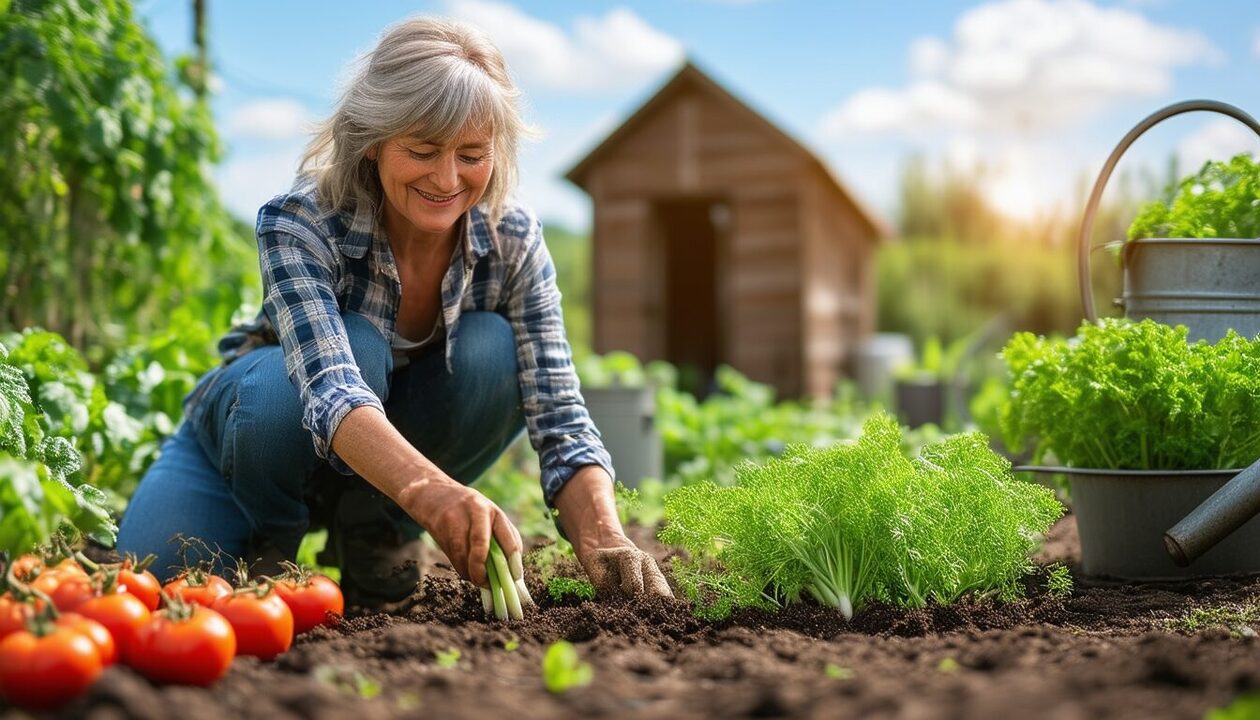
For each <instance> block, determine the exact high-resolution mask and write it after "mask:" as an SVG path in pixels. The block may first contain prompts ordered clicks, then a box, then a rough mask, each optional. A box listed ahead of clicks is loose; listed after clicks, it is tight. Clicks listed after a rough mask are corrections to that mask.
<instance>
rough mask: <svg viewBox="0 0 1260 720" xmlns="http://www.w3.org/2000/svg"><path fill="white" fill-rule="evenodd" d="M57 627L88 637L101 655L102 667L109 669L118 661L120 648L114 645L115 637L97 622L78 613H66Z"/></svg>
mask: <svg viewBox="0 0 1260 720" xmlns="http://www.w3.org/2000/svg"><path fill="white" fill-rule="evenodd" d="M57 627H64V628H69V629H71V630H74V631H76V632H79V633H81V634H83V635H86V636H87V638H88V639H89V640H91V641H92V644H93V645H95V646H96V649H97V650H98V651H99V652H100V653H101V666H102V667H109V666H110V665H113V664H114V662H115V661H117V660H118V646H117V645H116V644H115V643H114V636H113V635H111V634H110V633H109V630H108V629H106V627H105V626H104V625H102V624H100V623H98V622H96V621H95V620H93V619H91V618H85V617H83V616H82V615H79V614H78V613H65V614H63V615H62V616H61V617H59V618H57Z"/></svg>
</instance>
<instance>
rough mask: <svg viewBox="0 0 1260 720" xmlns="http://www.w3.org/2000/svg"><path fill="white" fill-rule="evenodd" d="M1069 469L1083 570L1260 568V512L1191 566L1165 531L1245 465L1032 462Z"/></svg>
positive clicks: (1171, 572)
mask: <svg viewBox="0 0 1260 720" xmlns="http://www.w3.org/2000/svg"><path fill="white" fill-rule="evenodd" d="M1016 469H1017V470H1020V471H1025V470H1026V471H1033V472H1041V473H1056V474H1057V473H1062V474H1065V475H1067V477H1068V479H1069V481H1070V483H1071V488H1072V511H1073V513H1074V514H1075V515H1076V523H1077V531H1078V533H1079V535H1080V542H1081V570H1082V572H1083V573H1084V574H1086V575H1090V576H1095V577H1107V578H1116V579H1123V580H1176V579H1182V578H1189V577H1198V576H1201V575H1234V574H1245V573H1256V572H1260V520H1258V519H1256V518H1252V519H1251V520H1249V521H1247V522H1246V523H1245V524H1244V525H1243V526H1242V527H1241V528H1239V529H1238V530H1236V531H1235V532H1234V533H1233V534H1232V535H1230V536H1229V537H1228V538H1227V539H1226V540H1224V541H1223V542H1221V543H1220V544H1219V545H1217V546H1216V547H1214V548H1212V549H1211V550H1209V551H1207V552H1206V553H1205V554H1204V555H1203V556H1201V557H1200V558H1199V559H1198V560H1196V561H1195V562H1194V565H1192V566H1190V567H1180V566H1178V565H1177V564H1176V563H1174V562H1173V559H1172V557H1171V556H1170V555H1169V554H1168V551H1167V550H1166V548H1165V545H1164V532H1165V531H1166V530H1167V529H1168V528H1170V527H1172V526H1173V525H1174V524H1176V522H1177V521H1178V520H1180V519H1181V518H1182V517H1184V516H1185V515H1186V513H1189V512H1190V511H1191V510H1194V509H1195V508H1196V507H1198V505H1199V504H1200V503H1201V502H1203V501H1204V500H1206V499H1207V498H1208V497H1209V496H1211V495H1212V493H1214V492H1216V491H1217V490H1219V489H1220V488H1221V486H1223V485H1224V484H1225V483H1226V482H1228V481H1229V480H1230V479H1232V478H1233V477H1234V476H1235V475H1237V474H1238V472H1239V471H1238V470H1182V471H1176V470H1107V469H1081V468H1063V467H1039V466H1026V467H1019V468H1016Z"/></svg>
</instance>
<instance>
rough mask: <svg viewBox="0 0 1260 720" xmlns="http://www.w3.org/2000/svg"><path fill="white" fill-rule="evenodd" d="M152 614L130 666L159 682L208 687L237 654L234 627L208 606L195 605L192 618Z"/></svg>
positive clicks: (165, 613) (138, 642)
mask: <svg viewBox="0 0 1260 720" xmlns="http://www.w3.org/2000/svg"><path fill="white" fill-rule="evenodd" d="M169 612H170V611H169V610H159V611H158V612H155V613H153V617H152V618H150V619H149V621H148V622H147V623H145V624H144V626H143V627H141V628H140V635H139V637H138V638H137V639H136V646H135V648H134V650H135V651H134V652H133V653H132V657H131V660H130V664H131V666H132V667H133V668H135V669H136V670H137V671H139V672H140V674H142V675H144V676H145V677H147V678H149V679H150V680H152V681H154V682H157V683H179V684H182V685H201V686H203V687H204V686H207V685H210V684H211V683H213V682H214V681H215V680H218V679H219V678H220V677H222V676H223V673H225V672H227V669H228V667H229V666H230V665H231V664H232V656H233V655H235V654H236V635H235V634H233V632H232V625H231V624H230V623H228V621H227V620H225V619H224V618H223V616H222V615H220V614H219V613H217V612H215V611H213V610H211V609H210V608H207V607H202V606H200V605H192V606H190V607H189V612H190V613H191V614H190V616H189V617H188V618H186V619H179V618H176V617H171V616H168V613H169Z"/></svg>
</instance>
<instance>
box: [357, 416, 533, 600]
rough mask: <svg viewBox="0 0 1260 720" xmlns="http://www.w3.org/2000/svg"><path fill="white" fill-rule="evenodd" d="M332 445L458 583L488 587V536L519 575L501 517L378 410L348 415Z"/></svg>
mask: <svg viewBox="0 0 1260 720" xmlns="http://www.w3.org/2000/svg"><path fill="white" fill-rule="evenodd" d="M332 444H333V450H335V451H336V452H337V454H338V455H340V456H341V459H342V460H344V461H345V462H346V464H347V465H349V466H350V467H351V468H352V469H354V471H355V472H357V473H359V475H361V476H363V478H364V479H366V480H367V481H368V482H370V483H372V484H373V485H375V486H376V487H377V488H378V489H379V490H380V491H381V492H383V493H385V495H386V496H387V497H389V498H390V499H391V500H393V501H394V502H396V503H398V505H399V507H401V508H402V509H403V510H405V511H406V512H407V514H408V515H410V516H411V517H412V518H413V519H415V521H416V522H418V523H420V526H421V527H423V528H424V529H425V530H427V531H429V534H431V535H432V536H433V539H434V540H436V541H437V544H438V547H440V548H442V552H444V553H446V557H447V558H449V559H450V561H451V567H453V568H455V572H457V573H459V576H460V577H462V578H464V579H465V580H469V581H471V582H472V583H473V584H475V585H477V586H478V587H482V588H488V587H490V584H489V582H487V580H486V558H487V557H489V555H490V536H491V534H492V533H493V535H494V537H495V538H496V539H497V540H498V541H499V547H501V548H503V553H504V554H505V555H507V557H508V564H509V565H510V566H511V571H512V575H513V578H514V579H515V578H516V576H517V575H519V574H520V572H521V548H522V545H521V536H520V533H518V532H517V531H516V528H515V527H513V526H512V523H511V522H510V521H509V520H508V517H507V515H505V514H504V513H503V511H502V510H500V509H499V507H498V506H497V505H495V504H494V503H492V502H490V500H489V499H488V498H486V496H485V495H482V494H481V493H479V492H477V491H476V490H473V489H472V488H469V487H465V486H463V485H460V484H459V483H458V482H456V481H455V480H453V479H451V477H450V476H449V475H447V474H446V473H444V472H442V470H441V469H440V468H438V466H437V465H434V464H433V463H432V462H430V461H429V460H428V458H425V457H424V456H423V455H421V454H420V453H419V452H418V451H417V450H416V449H415V448H414V447H412V446H411V443H409V442H407V440H406V439H405V438H403V436H402V435H399V434H398V430H396V429H395V428H394V426H393V425H391V424H390V422H389V420H387V419H386V418H385V415H384V414H383V413H381V412H380V411H379V410H377V409H375V408H372V407H359V408H355V409H354V410H351V411H350V412H349V413H348V414H347V415H346V417H345V418H344V419H343V420H342V421H341V425H340V426H338V428H337V434H336V435H335V436H333V440H332Z"/></svg>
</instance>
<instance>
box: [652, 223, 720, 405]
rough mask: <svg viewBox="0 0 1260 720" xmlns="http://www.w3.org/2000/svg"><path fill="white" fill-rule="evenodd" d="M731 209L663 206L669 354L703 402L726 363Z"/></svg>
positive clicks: (684, 383)
mask: <svg viewBox="0 0 1260 720" xmlns="http://www.w3.org/2000/svg"><path fill="white" fill-rule="evenodd" d="M726 213H727V210H726V207H725V206H724V205H722V204H720V203H715V202H713V201H711V200H685V201H678V200H672V201H665V202H662V203H661V204H660V205H659V206H658V219H659V221H660V227H661V231H662V235H663V240H664V253H663V254H664V258H665V263H664V265H665V278H664V280H665V283H664V285H665V313H664V316H665V329H664V330H665V354H666V359H667V360H668V361H669V362H671V363H673V364H674V365H676V366H677V367H678V369H679V375H680V378H679V379H680V381H681V383H682V386H683V389H685V390H690V391H692V392H694V393H696V394H697V395H699V396H701V397H703V396H704V395H705V394H707V391H708V389H709V386H710V383H711V382H712V378H713V372H714V370H715V369H716V368H717V366H718V364H719V363H720V362H721V361H722V358H721V348H722V318H721V315H720V313H719V302H718V268H719V266H720V262H721V258H720V255H721V244H722V243H721V241H720V237H719V236H720V235H721V229H720V226H722V225H724V224H725V223H724V217H725V214H726Z"/></svg>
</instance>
